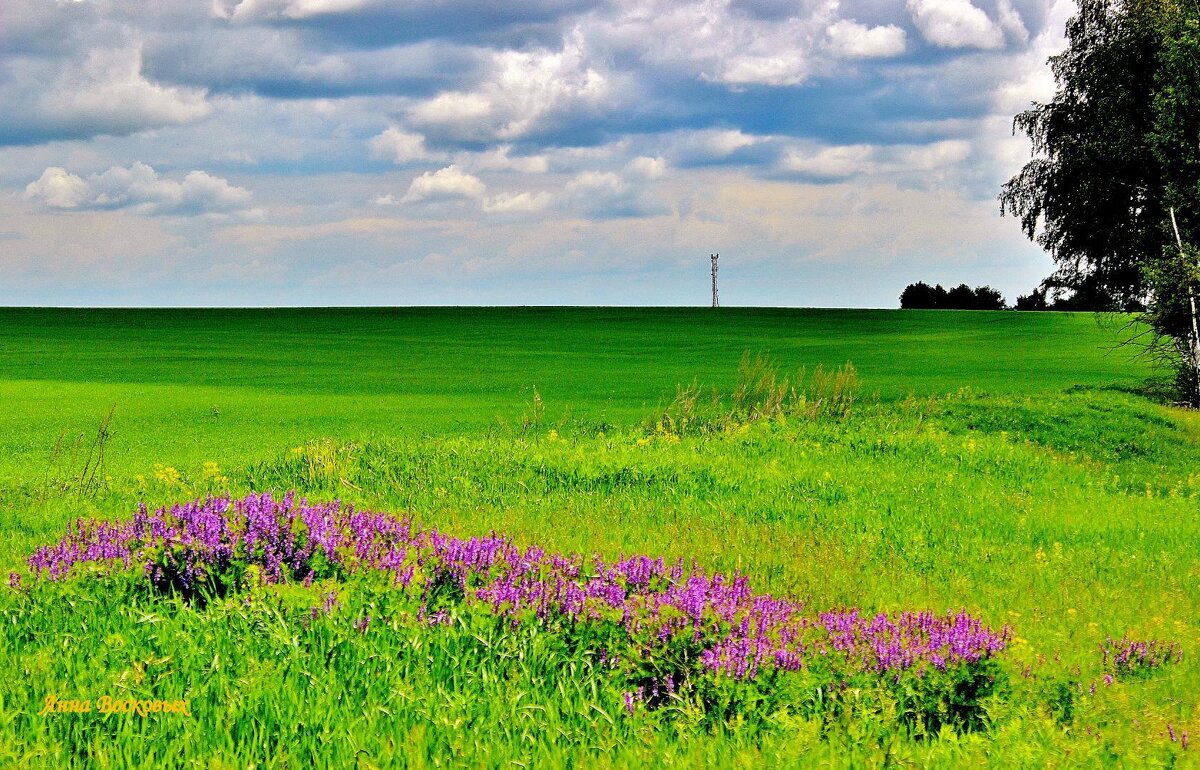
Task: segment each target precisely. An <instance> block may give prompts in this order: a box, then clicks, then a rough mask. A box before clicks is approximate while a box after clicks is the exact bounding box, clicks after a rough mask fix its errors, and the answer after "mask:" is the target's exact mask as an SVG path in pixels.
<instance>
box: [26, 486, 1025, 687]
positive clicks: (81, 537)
mask: <svg viewBox="0 0 1200 770" xmlns="http://www.w3.org/2000/svg"><path fill="white" fill-rule="evenodd" d="M95 563H99V564H108V565H114V566H116V565H119V566H120V567H121V568H125V569H128V568H130V567H132V566H133V565H135V564H136V565H138V566H140V567H141V568H142V569H143V570H144V571H145V574H146V575H147V576H148V577H149V579H150V580H151V581H152V582H153V583H154V585H155V586H157V587H159V588H170V587H174V588H176V589H182V590H184V591H187V590H193V589H197V587H199V586H206V585H208V586H210V585H212V584H213V581H217V582H218V583H219V582H220V581H221V580H223V576H225V575H227V574H229V573H230V572H231V571H233V572H236V571H237V570H238V569H239V568H240V569H242V570H243V571H244V570H245V568H246V567H248V566H250V565H256V566H257V569H258V573H259V576H260V579H261V580H263V581H266V582H269V583H278V582H282V581H287V580H297V581H305V582H309V583H311V581H312V579H313V578H314V576H315V577H317V578H325V577H337V576H341V575H350V574H359V573H365V572H376V573H384V574H387V575H388V576H390V579H391V582H392V584H393V585H394V586H395V588H396V590H400V591H406V592H408V593H409V594H410V595H412V596H414V597H419V601H420V609H419V612H418V617H419V618H422V619H425V620H426V622H428V623H429V624H431V625H436V624H438V623H443V622H447V620H448V618H449V615H448V613H447V610H448V608H449V607H451V606H454V605H457V604H462V605H470V606H474V607H478V608H484V609H486V610H487V611H489V612H491V613H493V614H496V615H499V616H503V617H508V618H511V619H512V620H513V622H514V623H515V622H517V621H519V620H521V619H527V620H534V619H536V621H537V622H547V621H554V622H558V623H562V622H565V623H568V624H578V623H589V622H607V623H609V624H611V625H613V626H616V627H619V628H620V629H621V631H622V633H623V634H624V635H625V636H626V638H627V639H628V640H629V641H630V642H631V643H632V644H633V647H634V649H636V650H640V651H642V652H643V653H644V654H648V655H653V654H654V652H655V650H656V649H664V648H666V647H667V646H669V645H671V644H673V643H677V642H683V643H686V644H689V645H692V646H693V647H694V648H695V649H696V650H697V651H698V657H699V662H700V664H701V665H702V666H703V667H704V669H706V670H708V671H709V672H711V673H713V674H716V675H723V676H728V677H731V678H734V679H754V678H755V677H756V676H757V675H758V673H759V672H760V671H762V670H764V669H768V668H774V669H781V670H785V671H790V670H798V669H800V668H803V667H804V666H805V665H807V663H808V662H809V661H811V660H812V659H813V656H838V657H839V659H841V660H844V661H845V662H846V665H847V666H848V667H849V669H850V670H851V671H860V672H872V673H878V674H896V675H898V674H899V673H900V672H902V671H907V670H910V669H911V670H914V671H915V672H916V673H918V674H920V673H921V672H924V671H925V670H927V669H936V670H939V671H941V670H945V669H946V668H947V667H950V666H955V665H959V664H966V665H970V664H974V663H978V662H980V661H983V660H985V659H988V658H990V657H992V656H994V655H995V654H997V653H998V652H1000V651H1001V650H1002V649H1004V647H1005V643H1006V641H1007V638H1008V629H1007V628H1005V629H1003V630H1001V631H999V632H996V631H993V630H991V629H989V628H987V627H986V626H984V625H982V624H981V623H980V622H979V621H978V620H976V619H974V618H972V617H971V616H969V615H967V614H966V613H957V614H955V613H949V614H945V615H937V614H934V613H929V612H919V613H912V612H905V613H899V614H886V613H883V614H878V615H864V614H862V613H861V612H860V611H859V610H857V609H841V610H836V611H832V612H826V613H823V614H821V615H819V616H818V617H813V616H811V615H809V614H806V613H805V612H804V611H803V610H804V608H803V606H802V604H801V603H800V602H797V601H792V600H789V599H785V598H778V597H774V596H771V595H769V594H758V593H755V592H754V591H753V590H752V589H751V586H750V582H749V580H748V578H746V577H745V576H742V575H737V574H735V575H732V576H727V575H724V574H721V573H713V574H707V573H706V572H705V571H704V570H703V569H701V568H699V567H698V566H696V565H694V564H693V565H691V566H685V564H684V562H683V560H682V559H680V560H677V561H675V562H670V563H668V562H665V561H664V560H663V559H661V558H657V559H653V558H650V557H647V556H631V557H627V558H621V559H618V560H616V561H613V562H606V561H605V560H603V559H602V558H601V557H599V556H591V557H590V558H585V557H583V556H580V555H578V554H570V555H563V554H554V553H547V552H545V551H544V550H543V549H541V548H538V547H536V546H530V547H528V548H525V549H520V548H518V547H516V546H515V545H513V543H512V541H511V540H509V539H508V538H506V537H503V536H500V535H497V534H492V535H489V536H487V537H473V538H469V539H461V538H455V537H451V536H449V535H446V534H444V533H441V532H438V531H437V530H433V529H430V530H422V529H419V528H417V527H415V526H414V525H413V523H412V521H411V519H409V518H396V517H394V516H389V515H386V514H378V513H369V512H365V511H358V510H355V509H354V508H353V507H352V506H343V505H341V504H340V503H338V502H333V503H324V504H309V503H308V502H307V501H305V500H299V501H297V500H296V498H295V496H294V494H291V493H289V494H287V495H285V496H284V497H283V498H282V499H275V498H274V497H272V496H271V495H269V494H252V495H249V496H247V497H245V498H242V499H239V500H231V499H229V498H227V497H222V498H209V499H207V500H198V501H194V502H191V503H186V504H180V505H175V506H173V507H171V508H169V509H168V508H160V509H158V510H156V511H154V512H153V513H151V512H149V511H148V510H147V509H146V507H145V506H141V507H140V508H139V509H138V511H137V513H136V514H135V515H134V517H133V518H132V519H131V520H129V521H126V522H123V523H115V524H114V523H106V522H85V521H82V520H81V521H79V522H76V523H75V524H74V525H72V526H71V527H69V528H68V531H67V534H66V536H65V537H64V538H63V539H62V540H61V541H59V542H58V543H56V544H54V545H49V546H45V547H42V548H39V549H37V551H36V552H35V553H34V554H33V555H32V556H31V557H30V558H29V566H30V568H31V569H32V570H33V572H34V573H35V576H36V577H37V578H38V579H43V578H44V579H49V580H61V579H64V578H66V577H68V576H69V575H70V574H71V573H72V572H73V571H74V570H76V568H78V567H80V566H81V565H85V564H95ZM330 597H333V598H332V599H331V598H330ZM334 601H336V594H328V595H327V597H326V601H325V607H324V610H325V612H329V611H330V609H331V608H332V606H333V602H334ZM314 614H315V612H314ZM369 623H370V619H369V618H364V619H363V620H362V621H360V624H361V627H362V629H363V630H365V628H366V626H367V624H369ZM666 686H667V687H669V688H670V689H671V690H673V689H674V682H669V684H668V685H666ZM627 701H628V698H627ZM626 705H627V706H631V703H629V702H627V704H626Z"/></svg>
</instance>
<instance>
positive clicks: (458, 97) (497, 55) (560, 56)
mask: <svg viewBox="0 0 1200 770" xmlns="http://www.w3.org/2000/svg"><path fill="white" fill-rule="evenodd" d="M491 65H492V66H491V73H490V75H489V76H488V78H487V79H486V80H485V81H484V82H483V83H482V84H480V85H479V86H478V87H477V88H476V89H475V90H472V91H446V92H443V93H440V94H438V95H437V96H435V97H433V98H431V99H428V100H425V101H422V102H418V103H417V104H415V105H414V106H413V107H412V109H411V110H410V111H409V119H410V120H411V121H412V123H413V124H415V125H417V126H420V127H423V128H427V129H430V130H436V131H439V132H441V133H444V134H447V135H449V136H451V137H454V138H458V139H465V140H474V141H478V140H485V141H486V140H501V141H507V140H513V139H518V138H521V137H523V136H526V135H527V134H529V133H531V132H532V131H534V130H535V129H536V128H538V127H539V125H540V124H541V123H542V122H543V121H545V120H546V119H548V118H549V117H551V116H553V115H556V114H565V113H578V112H581V111H587V110H589V109H593V108H597V107H599V106H600V105H601V104H602V103H603V102H604V101H605V100H607V99H608V98H609V97H610V96H611V94H612V83H611V81H610V79H609V77H608V76H607V75H606V74H605V73H603V72H602V71H600V70H599V69H597V68H596V67H593V66H591V65H590V64H589V63H588V61H587V56H586V52H585V50H584V46H583V42H582V38H581V36H580V35H579V34H572V35H570V36H568V37H567V39H565V40H564V42H563V47H562V49H561V50H559V51H546V50H538V51H515V50H505V51H497V52H494V53H493V54H492V62H491Z"/></svg>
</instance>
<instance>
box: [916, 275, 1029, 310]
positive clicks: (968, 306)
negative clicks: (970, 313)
mask: <svg viewBox="0 0 1200 770" xmlns="http://www.w3.org/2000/svg"><path fill="white" fill-rule="evenodd" d="M900 307H901V308H903V309H906V310H907V309H918V310H919V309H924V310H1003V309H1004V308H1005V307H1006V303H1005V301H1004V296H1003V295H1002V294H1000V292H999V291H998V290H996V289H993V288H992V287H991V286H976V287H975V288H974V289H972V288H971V287H970V286H967V285H966V284H965V283H963V284H959V285H958V286H955V287H954V288H953V289H950V290H949V291H947V290H946V289H945V288H943V287H942V285H941V284H940V283H939V284H937V285H936V286H930V285H929V284H927V283H925V282H924V281H918V282H917V283H910V284H909V285H908V286H906V287H904V291H903V292H901V293H900Z"/></svg>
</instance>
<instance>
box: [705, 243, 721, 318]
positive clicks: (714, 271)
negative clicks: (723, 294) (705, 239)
mask: <svg viewBox="0 0 1200 770" xmlns="http://www.w3.org/2000/svg"><path fill="white" fill-rule="evenodd" d="M719 256H721V255H720V254H709V255H708V258H709V259H711V260H712V284H713V307H720V306H721V303H720V302H718V301H717V257H719Z"/></svg>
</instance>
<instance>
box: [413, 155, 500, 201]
mask: <svg viewBox="0 0 1200 770" xmlns="http://www.w3.org/2000/svg"><path fill="white" fill-rule="evenodd" d="M486 194H487V185H485V184H484V183H483V182H481V181H480V180H479V177H477V176H472V175H471V174H468V173H466V172H464V171H463V170H462V169H460V168H459V167H458V166H456V165H454V164H450V165H449V166H446V167H445V168H443V169H439V170H437V171H426V172H425V173H424V174H421V175H420V176H418V177H417V178H415V179H413V180H412V183H411V184H409V186H408V192H407V193H405V194H404V197H403V198H401V199H400V202H401V203H419V202H421V201H439V200H462V199H472V200H481V199H482V198H483V196H484V195H486Z"/></svg>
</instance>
